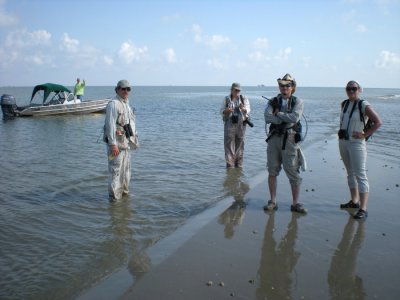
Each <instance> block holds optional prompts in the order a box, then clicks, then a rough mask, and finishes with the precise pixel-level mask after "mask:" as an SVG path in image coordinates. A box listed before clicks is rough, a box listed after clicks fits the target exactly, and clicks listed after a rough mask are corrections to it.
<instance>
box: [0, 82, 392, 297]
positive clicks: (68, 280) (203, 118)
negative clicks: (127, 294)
mask: <svg viewBox="0 0 400 300" xmlns="http://www.w3.org/2000/svg"><path fill="white" fill-rule="evenodd" d="M31 91H32V88H31V87H29V88H28V87H27V88H25V87H9V88H8V87H2V88H0V95H1V94H5V93H7V94H12V95H14V96H15V97H16V99H17V103H18V104H19V105H22V104H27V102H28V101H29V99H30V94H31ZM228 92H229V87H175V86H168V87H150V86H148V87H134V89H133V92H132V94H131V98H130V104H131V105H132V106H134V107H135V108H136V113H137V128H138V131H139V139H140V142H141V148H140V149H139V150H138V151H135V152H134V153H133V157H132V175H133V177H132V180H131V186H130V190H131V194H130V195H129V199H128V201H123V202H121V203H117V204H110V203H109V202H108V195H107V176H108V173H107V155H106V149H105V145H104V144H103V143H102V141H101V133H102V127H103V124H104V116H105V115H104V114H92V115H85V116H52V117H42V118H17V119H15V120H11V121H2V122H0V152H1V156H0V170H1V171H0V243H1V244H0V270H1V271H0V299H71V298H75V297H76V296H77V295H79V294H80V293H81V292H82V291H84V290H85V289H87V288H88V287H90V286H92V285H93V284H95V283H96V282H98V281H99V280H101V279H103V278H105V277H106V276H108V275H109V274H112V273H113V272H115V271H117V270H118V269H120V268H121V267H123V266H126V265H130V267H131V269H135V268H140V267H142V266H143V265H145V264H150V263H151V262H148V261H146V260H147V259H148V258H147V257H146V255H145V251H146V249H147V248H148V247H150V246H151V245H153V244H154V243H156V242H157V241H158V240H160V239H162V238H163V237H165V236H168V235H169V234H171V233H172V232H173V231H174V230H176V229H177V228H178V227H179V226H181V225H182V224H183V223H185V221H186V220H188V218H190V217H191V216H194V215H196V214H198V213H200V212H202V211H204V210H205V209H207V208H208V207H211V206H213V205H215V204H216V203H217V202H218V201H220V200H221V199H223V198H225V197H227V196H228V195H230V191H229V190H227V189H226V184H224V183H226V182H227V181H229V179H230V178H229V176H230V175H229V174H228V173H227V172H226V169H225V161H224V152H223V123H222V120H221V117H220V115H219V109H220V106H221V103H222V101H223V99H224V97H225V95H226V94H227V93H228ZM276 93H277V88H276V87H245V88H244V89H243V94H245V95H246V96H248V97H249V99H250V102H251V109H252V112H251V117H252V121H253V123H254V124H255V127H254V128H248V129H247V134H246V146H245V162H244V168H243V174H244V181H246V182H248V183H252V182H253V180H254V178H263V177H261V175H260V174H265V163H266V152H265V151H266V143H265V130H264V117H263V111H264V108H265V105H266V100H265V99H263V98H262V97H261V96H262V95H264V96H266V97H268V98H270V97H273V96H274V95H276ZM296 95H297V96H298V97H301V98H302V99H303V100H304V102H305V116H306V117H307V121H308V132H307V137H306V140H305V141H304V142H303V149H305V154H306V155H307V147H308V146H309V145H311V144H313V143H314V142H315V141H318V140H321V139H330V138H332V136H333V135H335V133H336V131H337V128H338V123H339V110H340V102H341V101H342V100H344V99H345V92H344V89H343V88H301V87H300V88H298V90H297V92H296ZM112 96H113V87H90V86H89V87H87V88H86V94H85V98H86V99H99V98H107V97H112ZM363 98H364V99H366V100H368V101H369V102H370V103H371V104H372V105H373V107H374V108H375V110H376V111H378V112H379V114H380V115H381V117H382V119H383V121H384V126H382V128H381V129H380V130H379V131H378V132H377V133H376V134H375V135H374V136H373V138H372V140H371V141H370V142H369V143H368V148H369V154H370V155H374V153H383V154H386V157H387V159H388V161H393V162H395V163H397V164H398V163H399V162H400V157H399V154H398V149H399V146H400V139H399V131H400V130H399V126H398V116H399V114H400V104H399V102H400V90H399V89H365V90H364V93H363ZM303 124H304V123H303ZM281 180H284V179H283V178H282V179H281ZM266 197H267V196H266ZM266 199H267V198H266Z"/></svg>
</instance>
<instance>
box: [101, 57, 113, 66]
mask: <svg viewBox="0 0 400 300" xmlns="http://www.w3.org/2000/svg"><path fill="white" fill-rule="evenodd" d="M103 61H104V62H105V64H106V65H109V66H111V65H112V64H113V63H114V60H113V59H112V58H111V57H109V56H107V55H104V56H103Z"/></svg>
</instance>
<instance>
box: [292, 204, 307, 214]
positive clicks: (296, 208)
mask: <svg viewBox="0 0 400 300" xmlns="http://www.w3.org/2000/svg"><path fill="white" fill-rule="evenodd" d="M290 210H291V211H293V212H297V213H301V214H306V213H307V209H306V208H305V207H304V206H303V204H301V203H297V204H295V205H290Z"/></svg>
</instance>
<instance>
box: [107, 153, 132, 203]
mask: <svg viewBox="0 0 400 300" xmlns="http://www.w3.org/2000/svg"><path fill="white" fill-rule="evenodd" d="M107 148H108V151H107V154H108V172H109V179H108V195H109V197H110V201H117V200H120V199H121V197H122V194H128V193H129V181H130V180H131V153H130V152H129V149H120V152H119V154H118V156H117V157H115V158H113V159H110V155H111V147H107Z"/></svg>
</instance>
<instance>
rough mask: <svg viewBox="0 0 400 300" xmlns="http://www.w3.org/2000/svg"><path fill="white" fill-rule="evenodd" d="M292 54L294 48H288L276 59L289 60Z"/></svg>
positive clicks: (280, 51) (279, 53)
mask: <svg viewBox="0 0 400 300" xmlns="http://www.w3.org/2000/svg"><path fill="white" fill-rule="evenodd" d="M291 53H292V48H290V47H287V48H285V49H281V50H279V52H278V54H277V55H276V56H275V57H274V59H276V60H288V59H289V55H290V54H291Z"/></svg>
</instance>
